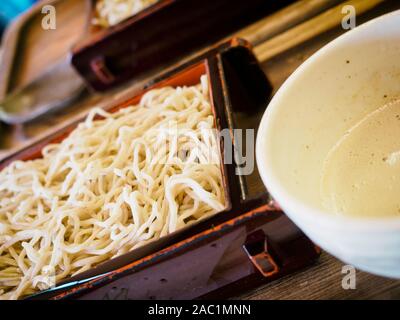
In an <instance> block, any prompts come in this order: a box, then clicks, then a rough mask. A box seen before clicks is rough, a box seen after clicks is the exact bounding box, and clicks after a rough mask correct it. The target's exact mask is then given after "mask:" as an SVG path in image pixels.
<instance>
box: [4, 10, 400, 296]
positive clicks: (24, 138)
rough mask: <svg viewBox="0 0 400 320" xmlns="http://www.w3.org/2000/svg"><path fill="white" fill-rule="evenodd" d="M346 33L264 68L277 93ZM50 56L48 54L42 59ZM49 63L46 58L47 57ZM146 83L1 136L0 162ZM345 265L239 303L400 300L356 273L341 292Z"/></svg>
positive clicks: (316, 269) (325, 262)
mask: <svg viewBox="0 0 400 320" xmlns="http://www.w3.org/2000/svg"><path fill="white" fill-rule="evenodd" d="M391 10H393V7H390V6H389V7H388V8H387V7H384V8H380V9H378V10H375V11H374V12H372V13H368V14H366V15H364V16H363V17H362V19H360V21H358V23H361V22H363V21H365V20H368V19H371V18H372V17H374V16H378V15H380V14H382V13H385V12H388V11H391ZM341 33H343V30H341V29H339V28H337V29H334V30H331V31H329V32H326V33H324V34H322V35H321V36H318V37H316V38H314V39H312V40H310V41H307V42H306V43H304V44H301V45H299V46H297V47H295V48H293V49H291V50H289V51H286V52H284V53H283V54H280V55H279V56H277V57H275V58H273V59H270V60H268V61H266V62H263V63H262V68H263V70H264V71H265V73H266V74H267V76H268V78H269V80H270V82H271V83H272V85H273V87H274V89H275V90H277V89H278V88H279V87H280V85H281V84H282V83H283V82H284V81H285V79H286V78H287V77H288V76H289V75H290V74H291V73H292V72H293V70H294V69H295V68H296V67H297V66H298V65H300V64H301V63H302V62H303V61H304V60H305V59H306V58H307V57H309V56H310V55H311V54H312V53H313V52H315V51H316V50H318V49H319V48H320V47H322V46H323V45H324V44H325V43H327V42H329V41H330V40H332V39H334V38H336V37H337V36H338V35H340V34H341ZM43 54H44V55H46V51H44V53H43ZM44 58H45V57H44ZM140 85H141V83H136V84H132V83H130V84H127V85H126V86H125V87H124V88H123V89H119V90H117V91H113V92H109V93H107V94H96V95H94V94H88V93H86V94H85V95H84V96H82V98H81V99H80V100H79V101H78V102H76V103H75V104H74V105H73V106H71V107H69V108H68V109H66V110H63V111H61V112H58V113H55V114H52V115H48V116H46V117H44V118H41V119H39V120H37V121H34V122H32V123H29V124H27V125H25V126H23V127H10V126H4V125H3V127H2V128H1V130H2V131H1V132H0V159H1V158H2V157H4V156H5V155H7V154H9V153H10V152H11V150H15V149H18V148H20V147H22V146H24V145H27V144H30V143H32V142H33V141H34V140H36V139H38V138H40V137H42V136H46V135H47V134H49V133H50V132H53V131H54V130H56V129H57V128H58V127H62V126H64V125H65V123H66V122H69V121H71V120H72V119H74V118H76V117H78V116H79V115H80V114H82V113H85V111H86V110H88V108H90V107H92V106H93V105H94V104H97V105H100V106H101V105H107V104H109V103H112V101H115V99H116V98H119V97H121V96H124V95H129V94H130V92H133V91H135V90H136V88H137V87H140ZM342 266H343V263H342V262H340V261H338V260H337V259H335V258H334V257H332V256H330V255H329V254H327V253H325V252H323V253H322V255H321V257H320V259H319V260H318V261H317V262H316V263H315V264H314V265H313V266H311V267H308V268H306V269H305V270H302V271H299V272H296V273H295V274H291V275H288V276H286V277H284V278H281V279H279V280H276V281H273V282H271V283H269V284H267V285H264V286H262V287H259V288H256V289H254V290H252V291H249V292H244V293H243V294H242V295H240V296H237V297H234V298H238V299H399V298H400V281H398V280H392V279H386V278H382V277H378V276H374V275H371V274H367V273H365V272H361V271H357V273H356V289H354V290H352V289H349V290H345V289H343V288H342V279H343V277H344V274H342Z"/></svg>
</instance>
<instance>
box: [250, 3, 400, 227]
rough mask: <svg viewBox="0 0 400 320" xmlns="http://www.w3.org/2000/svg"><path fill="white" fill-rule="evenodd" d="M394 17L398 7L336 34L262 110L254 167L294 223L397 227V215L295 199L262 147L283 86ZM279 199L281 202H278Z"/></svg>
mask: <svg viewBox="0 0 400 320" xmlns="http://www.w3.org/2000/svg"><path fill="white" fill-rule="evenodd" d="M391 19H398V20H399V21H400V10H395V11H393V12H389V13H386V14H384V15H382V16H379V17H377V18H374V19H372V20H370V21H367V22H365V23H363V24H361V25H359V26H357V27H356V28H354V29H353V30H350V31H349V32H345V33H344V34H342V35H340V36H339V37H337V38H335V39H334V40H332V41H331V42H329V43H328V44H326V45H325V46H323V47H322V48H320V49H319V50H318V51H317V52H315V53H314V54H313V55H311V56H310V57H309V58H308V59H307V60H306V61H304V62H303V63H302V64H301V65H300V66H299V67H298V68H297V69H296V70H295V71H294V72H293V73H292V74H291V75H290V76H289V78H288V79H286V81H285V82H284V83H283V84H282V86H281V87H280V88H279V90H278V91H277V93H276V94H275V95H274V97H273V98H272V100H271V101H270V103H269V104H268V106H267V108H266V111H265V112H264V114H263V116H262V119H261V122H260V126H259V129H258V133H257V138H256V162H257V167H258V170H259V173H260V176H261V179H262V181H263V182H264V185H265V186H266V187H267V189H268V192H269V193H270V194H271V195H272V197H273V198H274V199H276V201H277V202H278V203H279V205H280V206H281V207H282V209H283V210H284V211H285V213H286V214H287V215H288V216H289V217H290V218H292V219H293V220H294V221H295V222H303V221H305V220H308V222H307V226H308V225H310V224H311V223H312V224H315V225H316V226H321V227H326V226H328V225H329V228H330V229H339V230H343V231H344V230H346V231H347V230H353V231H354V230H357V231H362V232H363V231H367V232H371V231H372V232H374V231H375V232H382V231H388V230H400V217H383V218H382V217H381V218H376V217H351V216H345V215H342V216H340V215H334V214H330V213H328V212H326V211H324V210H320V209H317V208H314V207H312V206H311V205H308V204H306V203H305V202H304V201H302V200H299V199H297V198H296V197H295V196H294V195H292V194H291V193H290V192H288V191H286V190H285V187H284V185H283V183H281V181H280V179H279V178H278V177H277V175H276V174H275V173H274V170H273V169H271V167H270V166H268V164H267V163H268V160H269V155H268V154H267V152H263V148H264V146H265V145H266V144H268V138H267V136H268V134H267V132H268V131H269V130H268V127H269V124H270V123H272V122H273V120H271V119H272V117H271V116H270V115H271V114H272V113H274V112H276V110H277V109H278V108H279V107H280V100H281V99H282V98H283V97H284V96H286V95H287V88H290V87H292V86H293V85H294V83H295V82H296V81H297V80H298V78H300V77H301V75H302V74H303V72H304V71H305V70H308V69H309V68H312V67H313V65H314V64H315V62H317V61H318V60H319V59H320V58H322V57H323V56H324V55H325V54H326V53H328V52H331V51H332V50H335V47H336V46H337V45H339V44H343V43H345V42H347V41H348V40H349V39H351V38H352V37H354V36H356V35H357V34H358V33H359V32H360V31H363V30H366V29H369V28H371V27H373V26H376V25H379V24H380V23H382V22H383V21H387V20H391ZM282 200H283V201H282Z"/></svg>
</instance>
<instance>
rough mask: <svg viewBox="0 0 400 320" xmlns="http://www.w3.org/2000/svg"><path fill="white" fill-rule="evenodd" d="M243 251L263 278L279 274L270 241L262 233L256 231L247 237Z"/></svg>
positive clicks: (278, 267)
mask: <svg viewBox="0 0 400 320" xmlns="http://www.w3.org/2000/svg"><path fill="white" fill-rule="evenodd" d="M243 250H244V251H245V252H246V254H247V256H248V258H249V259H250V261H251V263H252V264H253V266H254V267H255V268H256V269H257V270H258V271H260V273H261V274H262V275H263V276H264V277H271V276H273V275H276V274H278V273H279V272H280V270H281V268H280V266H279V263H278V262H277V260H278V259H277V258H276V255H275V254H274V251H273V249H272V245H271V241H270V239H269V238H268V236H267V235H266V234H265V233H264V231H262V230H257V231H255V232H253V233H251V234H250V235H248V236H247V239H246V242H245V244H244V245H243Z"/></svg>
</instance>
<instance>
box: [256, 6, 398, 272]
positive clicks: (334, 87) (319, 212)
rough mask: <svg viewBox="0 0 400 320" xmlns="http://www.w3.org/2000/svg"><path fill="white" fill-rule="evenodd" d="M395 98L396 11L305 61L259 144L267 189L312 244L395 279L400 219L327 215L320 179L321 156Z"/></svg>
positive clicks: (276, 103)
mask: <svg viewBox="0 0 400 320" xmlns="http://www.w3.org/2000/svg"><path fill="white" fill-rule="evenodd" d="M399 97H400V11H396V12H392V13H390V14H387V15H384V16H382V17H379V18H377V19H374V20H372V21H370V22H368V23H366V24H363V25H361V26H359V27H357V28H355V29H354V30H352V31H350V32H348V33H346V34H344V35H343V36H341V37H339V38H337V39H335V40H334V41H333V42H331V43H330V44H328V45H327V46H325V47H324V48H322V49H321V50H319V51H318V52H317V53H316V54H314V55H313V56H312V57H311V58H309V59H308V60H307V61H306V62H304V63H303V64H302V65H301V66H300V67H299V68H298V69H297V70H296V71H295V72H294V73H293V74H292V75H291V77H290V78H289V79H288V80H287V81H286V82H285V83H284V84H283V86H282V87H281V88H280V90H279V91H278V93H277V94H276V95H275V97H274V98H273V99H272V101H271V103H270V104H269V106H268V108H267V110H266V112H265V114H264V116H263V119H262V121H261V124H260V128H259V131H258V135H257V145H256V154H257V165H258V168H259V171H260V174H261V177H262V179H263V181H264V183H265V185H266V186H267V188H268V190H269V191H270V193H271V195H272V196H273V197H274V198H275V199H276V200H277V202H278V203H279V204H280V206H281V207H282V208H283V210H284V211H285V212H286V214H287V215H288V216H289V217H290V218H291V219H292V220H293V221H294V222H295V223H296V224H297V225H298V226H299V227H300V228H301V229H302V230H303V231H304V233H306V234H307V235H308V236H309V237H310V239H312V240H313V241H314V242H315V243H316V244H318V245H319V246H321V247H322V248H323V249H325V250H326V251H328V252H330V253H331V254H333V255H334V256H336V257H338V258H339V259H341V260H343V261H344V262H346V263H349V264H352V265H354V266H356V267H358V268H359V269H361V270H364V271H368V272H371V273H375V274H379V275H384V276H388V277H394V278H400V218H385V219H368V218H365V219H363V218H351V217H346V216H338V215H334V214H332V213H329V212H326V210H324V209H323V208H322V206H321V201H320V194H319V179H320V175H321V170H322V164H323V160H324V158H325V157H326V155H327V153H328V151H329V150H330V149H331V148H332V146H333V145H334V144H335V143H336V142H337V141H338V140H339V138H340V137H342V136H343V134H344V133H345V131H346V130H348V129H349V128H351V127H352V126H353V125H354V124H356V123H357V122H358V121H360V120H361V119H362V118H363V117H364V116H365V115H366V114H368V113H370V112H371V111H372V110H375V109H377V108H379V107H380V106H382V105H384V104H385V103H387V102H389V101H390V100H394V99H397V98H399ZM399 139H400V137H399ZM399 196H400V195H399Z"/></svg>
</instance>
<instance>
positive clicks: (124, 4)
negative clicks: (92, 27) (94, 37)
mask: <svg viewBox="0 0 400 320" xmlns="http://www.w3.org/2000/svg"><path fill="white" fill-rule="evenodd" d="M158 1H159V0H98V1H97V2H96V17H95V18H94V20H93V23H94V24H96V25H100V26H102V27H106V28H107V27H110V26H114V25H116V24H117V23H119V22H121V21H122V20H125V19H126V18H129V17H131V16H133V15H135V14H136V13H139V12H140V11H142V10H144V9H146V8H147V7H150V6H151V5H153V4H155V3H156V2H158Z"/></svg>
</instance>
